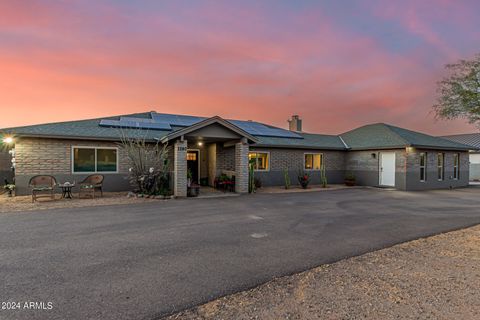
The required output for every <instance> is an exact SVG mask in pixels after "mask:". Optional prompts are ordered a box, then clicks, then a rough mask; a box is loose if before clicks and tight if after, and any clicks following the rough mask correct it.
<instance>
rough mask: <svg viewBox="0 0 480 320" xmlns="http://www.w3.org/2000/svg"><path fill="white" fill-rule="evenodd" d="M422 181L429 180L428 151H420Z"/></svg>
mask: <svg viewBox="0 0 480 320" xmlns="http://www.w3.org/2000/svg"><path fill="white" fill-rule="evenodd" d="M422 155H423V156H424V157H425V158H424V160H423V166H422ZM419 160H420V163H419V168H420V182H427V164H428V152H420V159H419ZM422 168H423V179H422Z"/></svg>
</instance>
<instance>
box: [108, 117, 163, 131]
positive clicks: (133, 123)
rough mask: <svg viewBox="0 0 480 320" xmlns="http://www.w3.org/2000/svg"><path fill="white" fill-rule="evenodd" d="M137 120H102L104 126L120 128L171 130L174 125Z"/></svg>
mask: <svg viewBox="0 0 480 320" xmlns="http://www.w3.org/2000/svg"><path fill="white" fill-rule="evenodd" d="M137 120H138V119H135V120H125V119H122V120H120V121H118V120H108V119H104V120H101V121H100V126H102V127H118V128H136V129H153V130H171V129H172V127H170V125H169V124H168V123H155V122H146V121H137Z"/></svg>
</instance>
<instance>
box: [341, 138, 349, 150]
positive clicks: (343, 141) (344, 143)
mask: <svg viewBox="0 0 480 320" xmlns="http://www.w3.org/2000/svg"><path fill="white" fill-rule="evenodd" d="M338 137H339V138H340V141H342V143H343V145H344V146H345V148H347V149H350V147H349V146H348V144H347V143H346V142H345V140H343V138H342V136H340V135H339V136H338Z"/></svg>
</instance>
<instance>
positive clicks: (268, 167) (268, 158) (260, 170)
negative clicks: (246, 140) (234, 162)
mask: <svg viewBox="0 0 480 320" xmlns="http://www.w3.org/2000/svg"><path fill="white" fill-rule="evenodd" d="M250 153H266V154H268V156H267V169H254V171H255V172H269V171H270V151H260V150H250V151H248V162H249V163H250ZM256 159H258V158H256ZM256 167H258V163H257V165H256Z"/></svg>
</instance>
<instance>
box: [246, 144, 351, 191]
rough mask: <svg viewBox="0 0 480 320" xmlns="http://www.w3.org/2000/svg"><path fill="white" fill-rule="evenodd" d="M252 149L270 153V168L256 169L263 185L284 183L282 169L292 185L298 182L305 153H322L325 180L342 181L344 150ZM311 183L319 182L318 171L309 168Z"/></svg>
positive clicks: (329, 181) (334, 182)
mask: <svg viewBox="0 0 480 320" xmlns="http://www.w3.org/2000/svg"><path fill="white" fill-rule="evenodd" d="M252 151H264V152H269V153H270V170H269V171H257V172H255V177H256V178H259V179H260V180H261V181H262V185H264V186H283V185H285V178H284V170H285V169H288V174H289V177H290V181H291V183H292V185H297V184H298V178H297V177H298V172H299V170H302V171H303V170H304V157H305V156H304V155H305V153H322V154H323V159H324V161H325V170H326V173H327V180H328V183H330V184H338V183H343V180H344V176H345V170H344V168H345V152H344V151H330V150H307V149H283V148H256V147H254V146H251V147H250V152H252ZM309 173H310V176H311V182H310V183H311V184H320V183H321V179H320V171H319V170H310V171H309Z"/></svg>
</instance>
